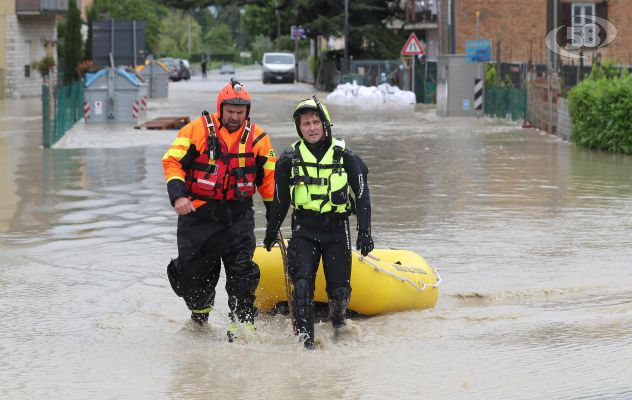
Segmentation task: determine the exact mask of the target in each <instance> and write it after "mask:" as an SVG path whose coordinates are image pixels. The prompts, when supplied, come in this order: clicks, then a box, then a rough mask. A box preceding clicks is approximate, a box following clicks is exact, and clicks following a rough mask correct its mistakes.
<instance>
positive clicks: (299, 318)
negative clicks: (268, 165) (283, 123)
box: [264, 96, 373, 349]
mask: <svg viewBox="0 0 632 400" xmlns="http://www.w3.org/2000/svg"><path fill="white" fill-rule="evenodd" d="M293 117H294V123H295V125H296V130H297V132H298V135H299V136H300V138H301V139H300V140H298V141H297V142H295V143H294V144H292V146H291V148H289V149H288V150H286V151H285V152H284V153H283V155H281V157H280V158H279V160H278V162H277V166H276V171H275V175H274V179H275V190H274V199H273V201H272V207H271V210H270V218H269V219H268V227H267V230H266V236H265V240H264V247H265V248H266V249H267V250H268V251H270V248H271V247H272V244H273V243H274V241H275V239H276V237H277V234H278V231H279V228H280V227H281V224H282V223H283V220H284V219H285V216H286V214H287V212H288V209H289V207H290V206H292V209H293V211H292V239H290V242H289V246H288V251H287V253H288V273H289V275H290V277H291V279H292V282H293V285H294V292H293V301H294V303H293V309H294V318H295V322H296V330H297V333H298V334H299V335H301V336H302V337H303V339H304V340H305V341H304V344H305V347H306V348H309V349H311V348H313V346H314V313H313V310H314V284H315V280H316V272H317V270H318V264H319V262H320V259H321V257H322V260H323V266H324V273H325V279H326V281H327V297H328V298H329V317H330V319H331V322H332V324H333V327H334V331H335V332H336V333H339V332H341V331H343V330H344V328H345V326H346V323H345V312H346V310H347V305H348V304H349V298H350V296H351V285H350V279H351V234H350V232H349V215H350V214H352V213H354V212H355V213H356V215H357V220H358V238H357V242H356V246H357V249H358V250H359V251H360V252H361V253H362V255H364V256H366V255H367V254H368V253H369V252H370V251H371V250H373V239H372V238H371V201H370V198H369V187H368V185H367V174H368V168H367V166H366V164H365V163H364V162H363V161H362V159H361V158H360V157H358V156H357V155H356V154H354V153H352V152H351V150H350V149H349V148H347V147H346V145H345V142H344V141H343V140H340V139H334V138H332V137H331V119H330V116H329V112H328V110H327V108H326V107H325V106H324V105H322V104H321V103H320V102H319V101H318V99H317V98H316V96H314V97H313V98H311V99H307V100H304V101H302V102H300V103H299V104H298V106H297V107H296V110H295V111H294V115H293ZM352 192H353V197H352V196H351V193H352ZM354 197H355V199H354Z"/></svg>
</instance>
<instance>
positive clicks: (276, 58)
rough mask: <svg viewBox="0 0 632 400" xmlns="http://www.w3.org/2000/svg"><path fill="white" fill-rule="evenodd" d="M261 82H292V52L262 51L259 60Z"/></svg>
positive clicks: (293, 76) (293, 77)
mask: <svg viewBox="0 0 632 400" xmlns="http://www.w3.org/2000/svg"><path fill="white" fill-rule="evenodd" d="M261 75H262V76H261V78H262V80H263V83H268V82H284V81H285V82H291V83H293V82H294V79H295V75H294V54H292V53H264V54H263V60H262V61H261Z"/></svg>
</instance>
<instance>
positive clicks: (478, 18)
mask: <svg viewBox="0 0 632 400" xmlns="http://www.w3.org/2000/svg"><path fill="white" fill-rule="evenodd" d="M480 38H481V12H480V11H479V10H476V39H480ZM481 71H482V64H481V62H480V61H479V62H477V63H476V78H477V79H482V72H481ZM484 91H485V89H483V96H484V95H485V92H484ZM474 101H475V102H476V99H475V100H474ZM483 104H484V102H483ZM476 117H477V118H481V117H483V112H482V110H480V111H479V110H476Z"/></svg>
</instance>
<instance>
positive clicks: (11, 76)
mask: <svg viewBox="0 0 632 400" xmlns="http://www.w3.org/2000/svg"><path fill="white" fill-rule="evenodd" d="M56 37H57V27H56V24H55V19H54V17H36V16H33V17H26V18H22V17H20V18H18V17H17V16H15V15H7V16H6V70H5V95H6V96H7V97H12V98H17V97H25V96H39V95H40V94H41V91H42V89H41V88H42V77H41V76H40V74H39V72H37V71H36V70H34V69H33V68H31V74H30V77H28V78H27V77H25V76H24V65H25V63H26V62H27V61H30V63H33V62H34V61H39V60H41V59H42V58H44V57H45V56H46V48H45V47H44V43H43V42H42V39H46V40H53V39H54V38H56ZM27 41H30V60H25V58H26V50H25V47H26V45H27ZM53 55H54V56H55V52H54V51H53Z"/></svg>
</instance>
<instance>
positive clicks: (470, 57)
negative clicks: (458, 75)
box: [465, 39, 494, 63]
mask: <svg viewBox="0 0 632 400" xmlns="http://www.w3.org/2000/svg"><path fill="white" fill-rule="evenodd" d="M465 57H466V59H465V61H467V62H468V63H477V62H490V61H492V60H493V59H494V57H492V40H491V39H479V40H466V41H465Z"/></svg>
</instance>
